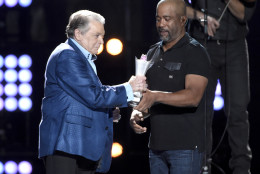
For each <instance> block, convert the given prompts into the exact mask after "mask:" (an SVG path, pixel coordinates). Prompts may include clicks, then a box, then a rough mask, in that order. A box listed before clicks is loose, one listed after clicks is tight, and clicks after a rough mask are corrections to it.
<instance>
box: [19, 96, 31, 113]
mask: <svg viewBox="0 0 260 174" xmlns="http://www.w3.org/2000/svg"><path fill="white" fill-rule="evenodd" d="M18 106H19V109H20V110H21V111H24V112H26V111H29V110H30V109H31V108H32V100H31V99H30V98H29V97H22V98H20V100H19V102H18Z"/></svg>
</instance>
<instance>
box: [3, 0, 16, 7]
mask: <svg viewBox="0 0 260 174" xmlns="http://www.w3.org/2000/svg"><path fill="white" fill-rule="evenodd" d="M17 3H18V0H5V5H6V6H7V7H10V8H12V7H14V6H16V5H17Z"/></svg>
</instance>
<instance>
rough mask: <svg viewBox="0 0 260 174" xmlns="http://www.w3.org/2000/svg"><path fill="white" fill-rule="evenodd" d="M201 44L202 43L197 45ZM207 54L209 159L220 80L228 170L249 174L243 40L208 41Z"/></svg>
mask: <svg viewBox="0 0 260 174" xmlns="http://www.w3.org/2000/svg"><path fill="white" fill-rule="evenodd" d="M200 42H201V43H203V41H200ZM206 48H207V51H208V53H209V55H210V59H211V64H212V68H211V72H210V77H209V82H208V89H207V101H208V106H207V108H208V112H207V115H208V117H207V120H208V129H210V130H209V131H208V132H210V133H209V134H208V136H207V137H208V149H207V151H208V156H210V152H211V146H212V135H211V125H212V118H213V113H214V111H213V101H214V97H215V90H216V85H217V80H218V79H219V80H220V84H221V89H222V95H223V97H224V101H225V114H226V116H227V120H228V128H227V132H228V138H229V145H230V148H231V159H230V163H229V166H230V168H231V169H233V171H234V174H240V173H241V174H242V173H243V174H248V173H249V172H248V171H249V169H250V162H251V158H252V153H251V150H250V148H249V145H248V141H249V122H248V112H247V106H248V103H249V100H250V89H249V62H248V61H249V60H248V59H249V56H248V49H247V43H246V40H245V39H241V40H238V41H228V42H217V41H208V42H207V46H206Z"/></svg>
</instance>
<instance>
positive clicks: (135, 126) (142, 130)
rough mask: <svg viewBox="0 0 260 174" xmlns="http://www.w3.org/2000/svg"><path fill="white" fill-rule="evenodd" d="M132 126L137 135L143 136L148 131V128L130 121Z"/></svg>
mask: <svg viewBox="0 0 260 174" xmlns="http://www.w3.org/2000/svg"><path fill="white" fill-rule="evenodd" d="M130 125H131V127H132V128H133V130H134V131H135V133H137V134H142V133H145V132H146V131H147V128H146V127H142V126H140V125H139V124H137V123H136V121H135V120H130Z"/></svg>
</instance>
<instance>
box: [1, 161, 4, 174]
mask: <svg viewBox="0 0 260 174" xmlns="http://www.w3.org/2000/svg"><path fill="white" fill-rule="evenodd" d="M0 173H1V174H2V173H4V164H3V163H2V162H1V161H0Z"/></svg>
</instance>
